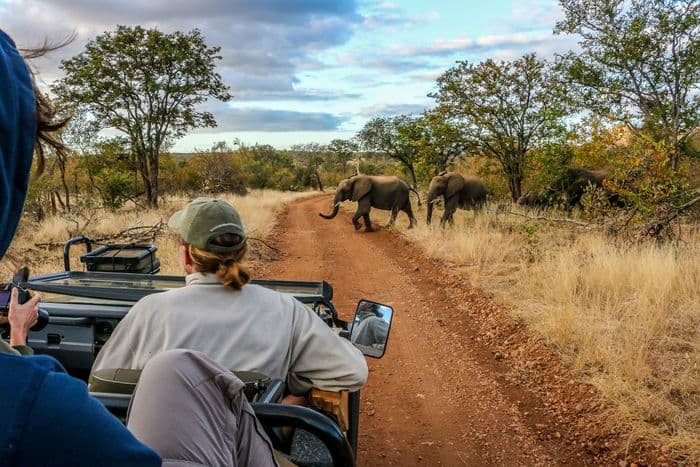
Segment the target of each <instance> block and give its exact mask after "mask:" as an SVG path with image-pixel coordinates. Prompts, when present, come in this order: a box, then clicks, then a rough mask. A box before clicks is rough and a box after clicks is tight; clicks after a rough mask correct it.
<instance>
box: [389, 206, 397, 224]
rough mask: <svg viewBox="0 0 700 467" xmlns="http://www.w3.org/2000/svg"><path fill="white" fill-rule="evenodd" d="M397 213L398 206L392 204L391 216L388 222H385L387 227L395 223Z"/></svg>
mask: <svg viewBox="0 0 700 467" xmlns="http://www.w3.org/2000/svg"><path fill="white" fill-rule="evenodd" d="M398 215H399V207H398V206H397V205H394V206H392V207H391V218H390V219H389V223H388V224H387V227H391V226H393V225H394V224H395V223H396V216H398Z"/></svg>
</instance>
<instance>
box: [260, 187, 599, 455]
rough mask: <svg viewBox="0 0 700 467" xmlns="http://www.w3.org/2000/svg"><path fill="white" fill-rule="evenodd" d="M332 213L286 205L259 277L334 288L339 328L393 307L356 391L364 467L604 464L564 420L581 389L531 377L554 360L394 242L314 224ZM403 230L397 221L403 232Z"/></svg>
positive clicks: (316, 205) (312, 205)
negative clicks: (379, 307) (371, 307)
mask: <svg viewBox="0 0 700 467" xmlns="http://www.w3.org/2000/svg"><path fill="white" fill-rule="evenodd" d="M330 204H331V201H330V198H329V197H321V198H312V199H307V200H304V201H301V202H297V203H295V204H292V205H291V206H290V207H289V208H288V210H287V211H286V212H285V213H284V214H283V216H282V218H281V219H280V222H279V224H278V226H277V227H276V228H275V230H274V232H273V234H272V235H271V236H270V237H269V238H268V239H269V241H271V242H272V243H273V244H274V245H275V246H276V247H277V248H279V249H280V250H281V251H282V252H284V253H283V255H282V257H281V258H279V259H278V260H276V261H271V262H267V263H265V264H264V265H261V266H260V268H262V276H264V277H268V278H277V279H290V280H293V279H296V280H326V281H329V282H330V283H331V284H332V285H333V287H334V290H335V298H334V303H335V304H336V306H337V307H338V309H339V310H341V314H343V315H344V316H343V317H344V318H345V319H348V318H349V317H350V315H351V314H352V313H353V312H354V309H355V305H356V303H357V300H359V299H361V298H370V299H373V300H375V301H378V302H382V303H387V304H390V305H392V306H393V307H394V309H395V319H394V324H393V325H392V330H391V336H390V339H389V344H388V350H387V352H386V355H385V356H384V358H383V359H382V360H374V359H369V366H370V375H369V382H368V384H367V386H366V387H365V388H364V389H363V391H362V402H361V410H362V415H361V420H360V425H361V428H360V439H359V464H360V465H363V466H379V465H400V466H410V465H431V466H432V465H445V466H461V465H475V466H476V465H479V466H481V465H553V464H557V465H562V464H568V465H582V464H592V463H596V462H601V461H602V459H603V458H601V457H600V455H601V449H602V448H599V447H597V446H595V445H593V447H591V445H592V444H594V443H592V442H591V441H586V440H585V439H582V438H581V437H584V438H585V435H584V434H582V433H581V426H580V425H581V417H580V416H579V415H580V414H577V413H576V411H575V410H574V409H570V408H569V405H571V406H573V405H575V404H576V405H580V403H579V402H578V401H579V400H582V399H581V398H584V397H585V396H586V395H587V394H588V393H589V388H588V387H587V386H585V385H580V384H579V383H577V382H575V381H573V380H569V379H567V378H568V377H567V376H566V374H565V373H562V372H561V371H563V370H561V371H560V370H559V369H556V370H551V371H550V370H546V369H541V368H540V369H539V370H538V367H542V366H547V365H549V363H548V361H549V360H551V356H547V355H545V354H544V353H542V352H543V351H542V349H541V348H539V347H537V348H535V347H533V345H535V344H531V343H530V344H528V342H530V341H528V339H527V337H523V332H524V331H523V330H522V329H521V328H520V327H519V326H518V325H517V323H513V322H511V321H509V320H508V318H501V316H505V314H502V315H501V314H499V313H502V312H500V311H499V310H498V309H497V307H495V305H494V304H493V303H492V302H491V301H490V300H489V299H488V298H487V297H484V296H483V295H482V294H480V293H479V292H478V291H474V290H471V289H470V288H469V286H468V284H465V283H463V281H460V280H455V278H454V277H453V276H451V275H450V272H449V270H448V268H447V267H446V266H444V265H440V264H437V263H435V262H431V261H429V260H427V259H425V258H424V257H422V256H421V255H420V253H419V252H418V251H416V250H415V249H414V248H412V247H410V246H409V245H407V244H406V242H405V241H404V240H402V239H401V238H399V237H398V236H396V235H395V234H393V233H392V232H390V231H388V230H386V229H383V228H379V230H378V231H377V232H375V233H369V234H366V233H364V232H362V231H361V232H355V231H354V230H353V228H352V225H351V223H350V216H349V215H348V214H347V213H343V212H341V214H339V215H338V217H337V218H336V219H334V220H330V221H329V220H324V219H321V218H320V217H319V216H318V212H320V211H323V212H327V211H328V210H329V208H330ZM405 221H406V219H404V218H402V217H399V221H398V226H399V228H405V227H406V226H405V225H404V224H405V223H406V222H405ZM377 227H379V226H377ZM259 276H260V274H259ZM496 319H498V320H500V321H496V322H494V321H493V320H496ZM504 336H505V337H504ZM503 341H505V342H503ZM537 345H539V344H537ZM533 352H534V354H533ZM545 353H546V352H545ZM529 362H534V363H533V364H532V365H531V364H530V363H529ZM514 368H524V369H525V371H524V372H520V371H518V372H517V374H516V373H514ZM528 370H532V371H531V372H530V373H528V372H527V371H528ZM538 371H540V372H539V373H538ZM528 374H532V375H534V376H533V377H531V378H530V377H528V376H527V375H528ZM542 374H544V376H542ZM569 386H570V387H572V388H573V389H572V390H571V391H569V390H568V389H566V388H567V387H569ZM562 388H564V389H562ZM581 410H583V411H584V412H587V413H588V411H586V410H584V409H581V408H579V411H581ZM571 420H578V422H577V423H574V422H570V421H571ZM596 456H598V457H596ZM607 460H608V461H609V460H610V459H607Z"/></svg>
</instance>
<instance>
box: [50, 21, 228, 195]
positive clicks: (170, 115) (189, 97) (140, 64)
mask: <svg viewBox="0 0 700 467" xmlns="http://www.w3.org/2000/svg"><path fill="white" fill-rule="evenodd" d="M218 52H219V48H218V47H207V45H206V43H205V41H204V37H203V36H202V34H201V32H200V31H199V30H197V29H194V30H192V31H190V32H189V33H182V32H174V33H172V34H166V33H162V32H160V31H158V30H156V29H149V30H146V29H144V28H142V27H141V26H135V27H128V26H118V27H117V29H116V30H115V31H112V32H105V33H104V34H102V35H100V36H97V37H96V38H95V39H94V40H92V41H90V42H88V44H87V45H86V47H85V51H83V52H82V53H80V54H78V55H76V56H75V57H73V58H71V59H69V60H64V61H63V62H62V65H61V68H62V69H63V71H64V72H65V74H66V75H65V77H64V78H63V79H61V80H60V81H59V82H58V83H57V85H56V86H55V87H54V92H55V93H56V94H57V95H58V96H59V97H60V98H61V99H63V100H64V101H67V102H71V103H72V104H73V105H74V106H76V107H77V109H78V111H79V112H83V113H85V114H86V115H88V120H89V122H90V124H91V127H92V130H93V131H94V132H97V131H100V130H103V129H113V130H116V131H118V132H121V133H122V134H124V135H126V137H127V138H128V139H129V141H130V146H131V150H132V151H133V154H134V157H135V159H136V161H137V163H138V170H139V173H140V176H141V179H142V181H143V185H144V188H145V192H146V200H147V204H148V205H149V206H157V204H158V157H159V154H160V152H161V150H162V149H164V148H166V147H168V145H169V144H171V143H172V142H173V141H174V140H175V139H176V138H178V137H181V136H183V135H184V134H185V133H186V132H187V131H188V130H190V129H192V128H197V127H213V126H216V122H215V120H214V116H213V115H212V114H211V113H209V112H201V111H197V109H196V107H197V105H198V104H200V103H202V102H204V101H206V100H207V99H208V98H210V97H213V98H216V99H219V100H222V101H227V100H229V99H230V98H231V95H230V94H229V93H228V87H227V86H226V85H225V84H224V83H223V82H222V80H221V76H219V74H217V73H216V72H215V70H214V66H215V61H216V60H217V59H220V57H219V56H218V55H217V54H218Z"/></svg>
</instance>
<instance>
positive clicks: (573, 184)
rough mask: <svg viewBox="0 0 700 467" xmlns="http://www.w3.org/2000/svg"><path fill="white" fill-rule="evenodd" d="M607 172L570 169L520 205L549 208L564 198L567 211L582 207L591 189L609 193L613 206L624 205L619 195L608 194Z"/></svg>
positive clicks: (528, 195) (524, 197)
mask: <svg viewBox="0 0 700 467" xmlns="http://www.w3.org/2000/svg"><path fill="white" fill-rule="evenodd" d="M608 176H609V173H608V171H607V170H589V169H582V168H579V167H569V168H567V169H566V171H565V172H564V174H563V175H562V176H561V177H560V178H559V179H557V180H555V181H554V182H552V183H551V184H550V185H549V186H548V187H547V188H545V189H544V190H542V191H540V192H539V193H536V192H528V193H526V194H524V195H523V196H522V197H521V198H520V199H519V200H518V204H522V205H526V206H547V205H550V204H552V203H555V202H556V201H557V200H559V199H562V198H563V202H564V204H565V205H566V207H567V209H572V208H574V207H575V206H579V207H580V206H581V199H582V198H583V195H584V194H586V191H587V190H589V189H602V190H605V192H606V193H607V197H608V201H609V202H610V204H612V205H622V204H623V203H622V202H621V200H620V198H619V197H618V195H617V194H615V193H611V192H608V191H607V189H606V188H605V180H606V179H607V178H608Z"/></svg>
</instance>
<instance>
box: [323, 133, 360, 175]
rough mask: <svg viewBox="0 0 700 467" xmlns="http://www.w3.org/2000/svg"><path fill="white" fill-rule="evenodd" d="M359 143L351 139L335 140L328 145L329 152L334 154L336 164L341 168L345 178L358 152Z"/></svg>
mask: <svg viewBox="0 0 700 467" xmlns="http://www.w3.org/2000/svg"><path fill="white" fill-rule="evenodd" d="M357 149H358V147H357V143H355V141H353V140H351V139H334V140H332V141H331V142H330V143H329V144H328V151H330V152H331V154H333V157H334V159H335V161H336V163H337V164H338V165H339V166H340V171H341V172H342V174H343V177H345V175H346V172H347V167H348V162H350V161H351V160H352V159H353V157H355V153H356V152H357Z"/></svg>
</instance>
